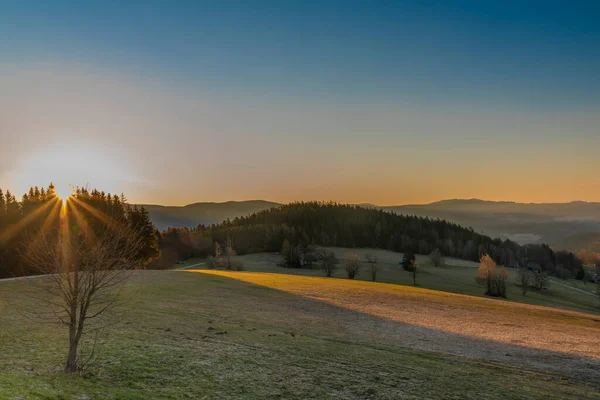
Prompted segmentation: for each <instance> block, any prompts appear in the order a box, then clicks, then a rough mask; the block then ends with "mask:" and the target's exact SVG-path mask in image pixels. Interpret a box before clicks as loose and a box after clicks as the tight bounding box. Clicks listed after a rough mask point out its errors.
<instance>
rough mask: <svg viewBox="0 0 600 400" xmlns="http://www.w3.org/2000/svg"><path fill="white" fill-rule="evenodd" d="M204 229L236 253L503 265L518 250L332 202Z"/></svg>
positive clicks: (466, 232)
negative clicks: (354, 251)
mask: <svg viewBox="0 0 600 400" xmlns="http://www.w3.org/2000/svg"><path fill="white" fill-rule="evenodd" d="M199 229H204V230H205V231H206V232H207V233H208V232H210V234H211V236H212V237H213V239H214V240H216V241H222V240H224V239H225V238H226V237H227V236H229V237H231V238H233V239H234V241H235V243H236V249H237V250H238V252H242V253H246V252H256V251H261V250H262V251H264V250H266V251H279V250H280V249H281V244H282V242H283V240H285V239H287V240H289V241H290V243H292V244H295V245H308V244H318V245H323V246H341V247H374V248H383V249H389V250H394V251H412V252H415V253H420V254H428V253H430V252H431V251H433V250H435V249H440V250H441V251H442V253H444V254H445V255H447V256H452V257H459V258H464V259H469V260H477V259H478V258H479V256H480V255H481V254H482V253H488V254H490V255H492V256H493V257H494V258H496V259H497V260H498V261H500V262H502V263H504V264H506V265H509V264H514V262H515V261H516V260H517V258H518V252H519V246H518V245H517V244H515V243H513V242H510V241H501V240H500V239H492V238H490V237H488V236H485V235H482V234H479V233H477V232H475V231H474V230H473V229H471V228H465V227H462V226H460V225H457V224H454V223H451V222H447V221H443V220H437V219H435V220H434V219H430V218H424V217H415V216H405V215H398V214H394V213H390V212H385V211H382V210H377V209H372V208H363V207H360V206H353V205H343V204H336V203H317V202H309V203H292V204H288V205H284V206H281V207H275V208H271V209H269V210H265V211H261V212H257V213H254V214H252V215H250V216H246V217H239V218H235V219H234V220H232V221H226V222H223V223H222V224H219V225H216V226H211V227H199Z"/></svg>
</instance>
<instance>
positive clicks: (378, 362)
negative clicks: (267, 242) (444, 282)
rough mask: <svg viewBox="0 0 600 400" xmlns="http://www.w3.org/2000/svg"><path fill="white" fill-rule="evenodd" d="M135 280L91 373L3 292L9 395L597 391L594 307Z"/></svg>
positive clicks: (262, 278)
mask: <svg viewBox="0 0 600 400" xmlns="http://www.w3.org/2000/svg"><path fill="white" fill-rule="evenodd" d="M27 283H31V282H29V281H28V282H27ZM130 283H131V284H132V287H131V289H132V293H135V294H136V296H135V298H134V302H133V303H129V304H132V305H134V307H132V309H131V310H130V311H129V312H126V313H124V314H123V315H122V320H121V322H120V323H119V324H114V325H110V326H109V327H108V329H107V330H106V331H103V336H105V337H107V338H108V339H109V340H108V341H107V342H105V343H104V344H103V345H102V347H101V349H100V351H99V352H98V360H97V363H96V364H95V365H94V366H93V367H92V368H91V369H89V370H87V371H86V373H85V374H76V375H67V374H60V373H56V370H57V369H59V367H58V366H59V365H60V363H61V361H62V359H63V357H64V354H63V352H64V344H65V343H66V337H65V332H64V329H62V328H61V327H60V326H58V325H55V324H40V323H36V322H34V321H31V320H30V319H27V318H26V317H24V316H23V315H22V314H21V313H19V312H18V310H15V309H14V308H13V307H8V303H7V302H1V303H0V316H1V322H2V323H0V337H2V338H3V341H4V342H5V343H10V346H4V348H3V351H2V352H0V382H2V384H1V385H0V398H2V399H4V398H6V399H12V398H26V399H29V398H47V399H54V398H61V399H69V400H71V399H73V400H75V399H84V398H86V399H101V398H102V399H105V398H110V399H117V398H121V399H125V398H126V399H139V400H144V399H179V398H194V399H202V398H206V399H282V398H287V399H295V398H302V399H330V398H336V399H347V400H350V399H398V398H403V399H404V398H405V399H434V398H447V399H498V400H499V399H528V400H529V399H566V398H572V399H594V398H598V393H599V392H598V390H599V389H600V386H599V383H598V382H600V377H599V376H598V374H599V371H600V360H599V358H598V349H599V348H600V347H599V343H598V338H600V334H599V333H598V329H599V328H598V323H597V322H595V321H594V319H595V318H597V317H592V316H588V315H585V314H580V313H570V312H566V311H558V310H549V309H545V308H540V307H532V306H525V305H518V304H509V305H508V304H506V303H505V302H502V301H496V300H490V299H478V298H471V297H468V296H457V295H452V294H448V293H442V292H435V291H428V290H424V289H418V288H406V287H402V286H395V285H382V284H377V283H371V282H357V281H348V280H341V279H327V278H309V277H299V276H282V275H276V274H252V273H222V272H221V273H218V274H215V273H212V274H207V273H192V272H176V271H162V272H159V271H145V272H138V273H135V274H134V279H133V280H132V281H131V282H130ZM2 285H4V286H2V290H3V292H4V293H7V294H9V295H10V298H11V299H12V302H15V303H20V304H27V303H28V302H33V301H34V298H33V297H32V296H27V294H26V293H25V292H24V290H23V285H22V284H21V283H19V282H15V281H13V282H4V283H2ZM139 288H143V290H139ZM428 316H431V317H428ZM463 316H464V318H463ZM562 332H564V335H563V334H562ZM505 333H506V334H507V335H508V336H505V335H504V334H505ZM508 339H510V341H513V339H514V341H513V342H511V343H509V340H508ZM571 345H572V346H571ZM588 346H589V347H588ZM588 348H589V353H588ZM582 353H583V354H582Z"/></svg>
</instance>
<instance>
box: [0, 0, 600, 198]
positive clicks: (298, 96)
mask: <svg viewBox="0 0 600 400" xmlns="http://www.w3.org/2000/svg"><path fill="white" fill-rule="evenodd" d="M599 20H600V4H598V2H595V1H571V2H564V1H551V0H547V1H518V2H517V1H502V2H498V1H485V0H482V1H446V2H444V1H400V0H398V1H352V0H346V1H327V0H325V1H302V2H300V1H284V0H279V1H258V0H257V1H237V2H233V1H215V2H202V1H189V2H188V1H153V0H145V1H127V2H121V1H98V2H91V1H69V2H67V1H61V0H53V1H51V2H49V1H27V0H14V1H13V0H0V143H1V144H0V187H1V188H3V189H7V188H8V189H11V190H12V191H13V192H16V193H19V194H20V193H23V192H25V191H26V190H27V189H28V188H29V187H30V186H33V185H40V186H46V185H47V184H48V183H49V182H50V181H53V182H54V183H55V184H56V185H59V186H60V185H63V186H66V185H67V184H71V185H79V186H85V185H88V186H90V187H97V188H99V189H101V190H104V191H107V192H113V193H115V192H116V193H120V192H124V193H125V195H126V196H127V198H128V199H129V200H130V201H131V202H135V203H146V204H148V203H151V204H165V205H183V204H188V203H193V202H200V201H227V200H248V199H266V200H271V201H278V202H289V201H295V200H324V201H328V200H334V201H338V202H348V203H363V202H368V203H374V204H379V205H396V204H406V203H428V202H432V201H437V200H442V199H449V198H482V199H486V200H511V201H519V202H567V201H573V200H584V201H600V151H599V149H600V24H599V23H598V21H599Z"/></svg>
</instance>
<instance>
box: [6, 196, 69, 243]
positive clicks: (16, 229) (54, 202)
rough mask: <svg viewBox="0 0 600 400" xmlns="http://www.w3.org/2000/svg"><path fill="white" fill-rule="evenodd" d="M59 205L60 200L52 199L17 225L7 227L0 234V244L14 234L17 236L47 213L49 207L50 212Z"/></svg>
mask: <svg viewBox="0 0 600 400" xmlns="http://www.w3.org/2000/svg"><path fill="white" fill-rule="evenodd" d="M60 204H61V202H60V199H59V198H58V197H54V198H53V199H52V200H50V201H48V202H47V203H45V204H44V205H42V206H41V207H40V208H38V209H37V210H35V211H33V212H32V213H31V214H29V215H27V216H26V217H25V218H23V219H21V220H20V221H19V222H18V223H16V224H14V225H12V226H9V227H8V228H7V229H6V230H5V231H4V232H2V235H0V243H1V242H5V241H7V240H9V239H10V238H11V237H13V236H14V235H15V234H17V233H18V232H20V231H22V230H23V229H25V228H26V227H27V226H28V225H29V224H30V223H32V222H33V221H35V220H36V219H37V218H38V217H40V216H41V215H43V214H45V213H47V212H48V209H49V208H50V207H52V210H53V209H54V208H55V207H56V206H57V205H60ZM48 215H49V214H47V216H46V219H48Z"/></svg>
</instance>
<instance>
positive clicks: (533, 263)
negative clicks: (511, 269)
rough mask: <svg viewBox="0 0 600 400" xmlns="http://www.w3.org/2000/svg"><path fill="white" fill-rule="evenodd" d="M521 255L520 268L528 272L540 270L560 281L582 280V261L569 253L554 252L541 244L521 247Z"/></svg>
mask: <svg viewBox="0 0 600 400" xmlns="http://www.w3.org/2000/svg"><path fill="white" fill-rule="evenodd" d="M521 254H522V256H521V266H523V267H527V268H529V269H530V270H531V269H541V270H542V271H545V272H547V273H548V274H550V275H554V276H556V277H558V278H561V279H569V278H575V279H579V280H583V279H584V276H585V269H584V265H583V261H582V260H581V259H580V258H579V257H577V256H576V255H575V254H573V253H571V252H568V251H554V250H552V248H550V246H548V245H545V244H542V245H526V246H523V247H522V250H521Z"/></svg>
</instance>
